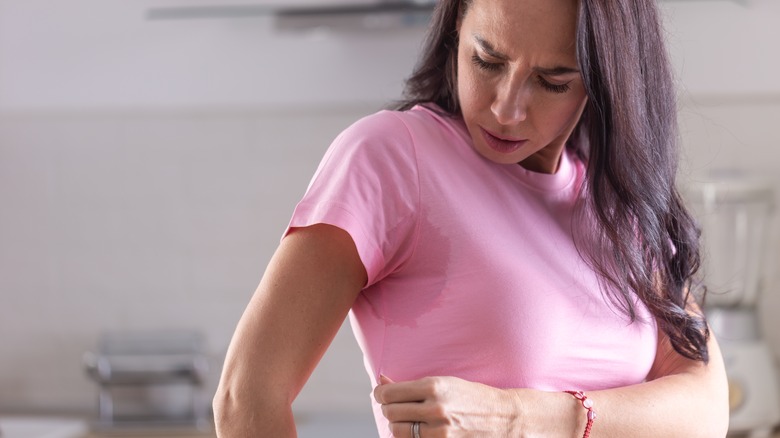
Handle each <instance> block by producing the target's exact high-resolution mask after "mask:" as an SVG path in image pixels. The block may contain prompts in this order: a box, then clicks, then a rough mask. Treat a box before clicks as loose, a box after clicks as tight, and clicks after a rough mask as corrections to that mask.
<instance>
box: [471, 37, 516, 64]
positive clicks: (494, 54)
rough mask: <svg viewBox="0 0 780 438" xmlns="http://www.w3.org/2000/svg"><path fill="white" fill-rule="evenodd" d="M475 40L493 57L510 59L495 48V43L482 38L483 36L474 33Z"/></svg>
mask: <svg viewBox="0 0 780 438" xmlns="http://www.w3.org/2000/svg"><path fill="white" fill-rule="evenodd" d="M474 41H475V42H476V43H477V45H478V46H479V47H480V48H481V49H482V50H483V51H484V52H485V53H487V54H488V55H490V56H492V57H493V58H497V59H500V60H502V61H507V60H509V57H508V56H506V55H504V54H503V53H500V52H497V51H496V49H494V48H493V45H492V44H490V43H489V42H487V41H485V39H484V38H482V37H481V36H479V35H474Z"/></svg>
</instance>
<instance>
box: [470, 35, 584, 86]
mask: <svg viewBox="0 0 780 438" xmlns="http://www.w3.org/2000/svg"><path fill="white" fill-rule="evenodd" d="M474 41H475V42H476V43H477V45H478V46H479V47H480V49H482V51H484V52H485V53H487V54H488V55H489V56H491V57H493V58H496V59H498V60H501V61H508V60H509V57H508V56H507V55H505V54H503V53H501V52H499V51H497V50H496V49H495V48H493V45H492V44H490V43H489V42H487V41H486V40H485V39H484V38H482V37H481V36H480V35H476V34H475V35H474ZM534 71H535V72H537V73H541V74H543V75H545V76H560V75H565V74H571V73H579V72H580V70H579V69H577V68H574V67H567V66H563V65H556V66H554V67H534Z"/></svg>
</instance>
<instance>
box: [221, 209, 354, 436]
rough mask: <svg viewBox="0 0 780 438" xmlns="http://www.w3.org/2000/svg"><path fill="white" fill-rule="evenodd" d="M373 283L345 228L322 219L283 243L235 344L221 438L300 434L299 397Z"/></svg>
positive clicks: (226, 373) (225, 378) (225, 384)
mask: <svg viewBox="0 0 780 438" xmlns="http://www.w3.org/2000/svg"><path fill="white" fill-rule="evenodd" d="M365 282H366V273H365V269H364V267H363V264H362V263H361V261H360V258H359V257H358V252H357V249H356V247H355V244H354V242H353V241H352V239H351V237H350V236H349V235H348V234H347V233H346V232H345V231H343V230H341V229H339V228H336V227H333V226H330V225H323V224H319V225H313V226H310V227H306V228H299V229H296V230H294V231H293V232H292V233H291V234H289V235H288V236H287V237H285V238H284V239H283V240H282V242H281V244H280V246H279V248H278V249H277V251H276V253H275V254H274V256H273V258H272V259H271V262H270V263H269V265H268V268H267V270H266V272H265V274H264V275H263V278H262V280H261V282H260V285H259V286H258V288H257V291H256V292H255V294H254V296H253V297H252V299H251V301H250V303H249V305H248V306H247V308H246V310H245V312H244V314H243V316H242V317H241V319H240V321H239V323H238V327H237V328H236V332H235V334H234V335H233V339H232V341H231V343H230V347H229V348H228V352H227V357H226V360H225V365H224V369H223V371H222V377H221V379H220V383H219V387H218V389H217V393H216V395H215V397H214V402H213V405H214V414H215V415H214V416H215V421H216V429H217V435H218V436H219V437H220V438H250V437H251V438H256V437H261V436H263V437H264V436H269V437H270V436H272V437H294V436H296V434H295V424H294V422H293V416H292V409H291V405H292V402H293V400H294V399H295V397H296V396H297V395H298V393H299V392H300V390H301V388H302V387H303V385H304V383H305V382H306V380H307V379H308V378H309V376H310V375H311V373H312V371H313V370H314V368H315V366H316V365H317V363H318V362H319V360H320V359H321V358H322V356H323V354H324V353H325V350H326V349H327V348H328V346H329V345H330V342H331V341H332V340H333V337H334V336H335V335H336V332H337V331H338V329H339V327H340V326H341V324H342V323H343V321H344V318H345V317H346V315H347V312H348V311H349V309H350V307H351V306H352V303H353V302H354V300H355V298H356V297H357V295H358V294H359V293H360V290H361V289H362V287H363V286H364V285H365Z"/></svg>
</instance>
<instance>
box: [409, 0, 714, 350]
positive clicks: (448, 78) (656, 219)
mask: <svg viewBox="0 0 780 438" xmlns="http://www.w3.org/2000/svg"><path fill="white" fill-rule="evenodd" d="M472 1H473V0H439V2H438V3H437V6H436V8H435V10H434V13H433V17H432V21H431V25H430V26H431V27H430V29H429V33H428V37H427V39H426V42H425V45H424V46H423V51H422V55H421V58H420V62H419V63H418V65H417V67H416V68H415V71H414V72H413V74H412V76H411V77H410V78H409V79H408V80H407V82H406V89H405V95H404V98H405V100H404V101H402V102H400V103H398V104H397V105H396V109H401V110H404V109H409V108H411V107H413V106H414V105H416V104H425V103H435V104H436V105H438V106H439V107H440V108H441V109H443V110H444V111H445V112H446V113H447V114H449V115H452V116H459V115H460V105H459V103H458V96H457V65H456V63H457V47H458V31H457V22H458V19H459V17H460V16H462V15H463V14H465V11H466V10H467V9H468V6H469V4H470V3H471V2H472ZM572 1H575V0H572ZM459 14H460V16H459ZM577 59H578V63H579V68H580V71H581V72H582V77H583V81H584V85H585V89H586V92H587V96H588V102H587V104H586V108H585V111H584V113H583V115H582V118H581V120H580V122H579V124H578V125H577V127H576V128H575V130H574V132H573V133H572V135H571V137H570V138H569V140H568V142H567V144H566V147H567V148H568V149H569V150H571V151H573V152H574V153H575V154H576V155H577V156H578V157H579V158H580V159H582V160H583V161H584V162H585V163H587V183H586V185H585V187H584V189H583V190H584V195H585V196H584V197H583V199H584V201H583V202H582V205H581V207H583V208H581V209H580V211H582V212H583V214H586V215H590V216H592V217H593V218H594V219H595V220H596V223H598V224H599V225H600V227H599V228H598V229H597V230H595V232H594V233H592V235H590V236H584V237H585V238H587V246H581V248H583V247H587V248H589V250H587V251H581V252H582V253H583V254H584V256H585V257H586V259H587V260H588V261H589V262H590V263H591V264H592V266H593V267H594V269H596V271H597V272H598V273H599V274H600V277H601V279H602V284H603V285H604V286H609V287H605V288H604V290H609V291H613V292H611V293H610V294H609V297H610V299H611V301H612V302H613V303H615V304H617V305H619V307H620V308H621V310H623V311H625V313H626V314H627V315H628V316H629V317H630V319H631V321H635V320H636V319H637V313H636V309H635V306H634V299H635V298H634V297H638V298H639V299H640V300H641V301H642V302H643V303H644V304H645V306H646V307H647V308H648V310H649V311H650V312H651V313H652V315H653V316H654V317H655V318H656V321H657V322H658V324H659V327H660V328H661V330H663V332H664V333H666V334H667V335H668V336H669V338H670V340H671V343H672V346H673V347H674V349H675V350H676V351H677V352H678V353H680V354H681V355H683V356H685V357H687V358H690V359H694V360H699V361H703V362H707V361H708V360H709V354H708V350H707V339H708V338H709V330H708V328H707V324H706V321H705V318H704V316H703V315H702V314H700V313H694V312H692V311H691V310H690V307H689V306H688V304H689V303H691V302H692V301H693V300H694V299H695V298H696V297H694V296H693V295H696V296H697V297H698V302H699V303H700V304H701V301H702V300H703V298H704V293H705V289H704V287H702V286H701V285H700V284H699V283H698V282H697V281H696V280H695V279H696V277H695V275H696V273H697V271H698V269H699V266H700V255H699V234H700V233H699V229H698V228H697V226H696V224H695V222H694V221H693V219H692V217H691V216H690V214H689V212H688V211H687V210H686V208H685V206H684V205H683V202H682V199H681V196H680V194H679V192H678V191H677V188H676V183H675V176H676V173H677V164H678V155H677V154H678V138H677V135H678V133H677V106H676V95H675V88H674V81H673V78H672V75H671V72H670V66H669V62H668V58H667V53H666V49H665V47H664V42H663V35H662V31H661V23H660V18H659V14H658V10H657V7H656V5H655V0H579V18H578V23H577ZM627 236H630V237H634V238H627ZM580 244H582V242H580ZM693 292H695V294H693ZM692 294H693V295H692Z"/></svg>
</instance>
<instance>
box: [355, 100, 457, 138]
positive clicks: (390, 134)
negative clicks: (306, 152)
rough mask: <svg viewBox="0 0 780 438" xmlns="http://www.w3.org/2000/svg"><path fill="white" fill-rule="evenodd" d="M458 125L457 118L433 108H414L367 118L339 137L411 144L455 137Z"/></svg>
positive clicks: (418, 106) (419, 106) (389, 111)
mask: <svg viewBox="0 0 780 438" xmlns="http://www.w3.org/2000/svg"><path fill="white" fill-rule="evenodd" d="M459 123H460V119H459V118H457V117H454V116H451V115H449V114H447V113H445V112H444V110H442V109H440V108H439V107H437V106H435V105H433V104H430V105H415V106H414V107H412V108H410V109H407V110H381V111H378V112H375V113H373V114H370V115H367V116H365V117H363V118H361V119H359V120H357V121H356V122H355V123H353V124H352V125H351V126H349V127H348V128H347V129H346V130H345V131H344V132H343V133H342V135H348V136H358V137H361V138H365V137H375V138H380V139H383V140H385V141H387V140H388V139H390V140H395V141H398V140H401V139H408V140H411V141H414V139H416V138H418V137H420V136H423V135H426V136H427V135H432V134H434V135H435V134H448V133H457V131H458V129H457V128H458V126H457V125H458V124H459Z"/></svg>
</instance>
